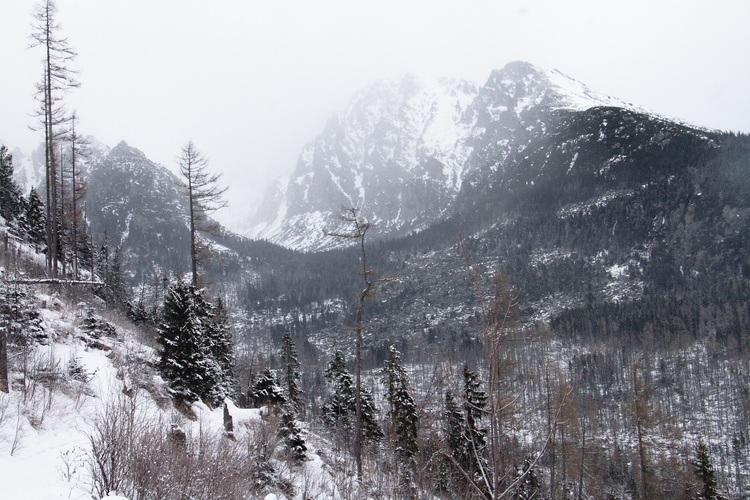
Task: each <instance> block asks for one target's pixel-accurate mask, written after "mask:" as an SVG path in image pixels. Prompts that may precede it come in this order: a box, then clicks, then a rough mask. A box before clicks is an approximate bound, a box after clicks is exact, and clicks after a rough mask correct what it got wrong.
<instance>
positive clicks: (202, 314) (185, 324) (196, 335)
mask: <svg viewBox="0 0 750 500" xmlns="http://www.w3.org/2000/svg"><path fill="white" fill-rule="evenodd" d="M208 312H209V307H208V304H207V303H206V301H205V300H204V299H203V296H202V294H201V292H200V290H198V289H196V288H195V287H194V286H192V285H190V284H187V283H184V282H182V281H179V282H178V283H176V284H175V285H174V286H173V287H172V288H170V290H169V291H168V292H167V296H166V299H165V301H164V311H163V322H162V324H161V325H160V326H159V337H158V342H159V344H160V345H161V351H160V359H159V362H158V368H159V371H160V372H161V374H162V376H163V377H164V379H165V380H166V381H167V382H168V383H169V391H170V393H171V394H172V395H173V396H174V397H175V398H176V399H177V400H180V401H185V402H194V401H197V400H198V399H202V400H204V401H206V402H208V403H211V404H218V403H219V402H220V401H221V399H223V397H224V395H223V394H222V393H221V391H220V390H217V385H218V384H219V381H220V378H221V368H220V367H219V364H218V363H217V362H216V360H215V359H214V358H213V356H212V355H211V351H210V349H209V347H208V346H207V344H206V342H205V336H204V333H205V324H206V322H207V320H208V319H209V314H208Z"/></svg>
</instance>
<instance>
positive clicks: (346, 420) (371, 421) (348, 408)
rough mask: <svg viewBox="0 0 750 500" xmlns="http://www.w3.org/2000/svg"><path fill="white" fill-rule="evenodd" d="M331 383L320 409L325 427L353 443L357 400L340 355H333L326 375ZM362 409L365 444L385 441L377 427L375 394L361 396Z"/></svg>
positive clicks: (349, 376)
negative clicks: (373, 396) (373, 395)
mask: <svg viewBox="0 0 750 500" xmlns="http://www.w3.org/2000/svg"><path fill="white" fill-rule="evenodd" d="M325 377H326V379H327V380H328V385H329V393H328V398H327V400H326V402H325V403H324V404H323V407H322V408H321V410H322V414H323V423H324V424H325V425H326V426H328V427H329V428H330V429H331V430H332V431H333V432H334V433H335V434H336V435H338V436H341V437H343V438H344V439H345V440H346V441H351V438H352V437H353V436H354V432H355V431H356V428H355V425H356V422H355V419H356V414H357V409H356V400H355V397H354V394H355V390H354V380H353V379H352V376H351V374H350V373H349V371H348V370H347V369H346V362H345V361H344V355H343V354H342V353H341V351H336V352H335V353H334V356H333V359H332V360H331V362H330V363H329V364H328V368H326V371H325ZM360 402H361V405H362V441H363V442H365V443H368V444H374V443H379V442H380V441H382V440H383V431H381V430H380V427H379V426H378V423H377V410H376V408H375V403H374V401H373V399H372V394H370V392H369V391H367V390H366V389H364V388H363V389H362V390H361V393H360Z"/></svg>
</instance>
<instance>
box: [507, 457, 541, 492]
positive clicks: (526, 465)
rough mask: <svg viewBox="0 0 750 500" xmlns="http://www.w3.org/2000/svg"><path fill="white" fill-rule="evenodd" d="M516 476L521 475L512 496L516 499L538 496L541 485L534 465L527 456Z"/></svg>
mask: <svg viewBox="0 0 750 500" xmlns="http://www.w3.org/2000/svg"><path fill="white" fill-rule="evenodd" d="M518 476H519V477H520V476H523V477H522V478H521V481H520V482H519V484H518V488H517V489H516V492H515V494H514V495H513V498H516V499H518V500H530V499H532V498H539V489H540V488H541V487H542V484H541V482H540V481H539V477H537V475H536V471H535V469H534V466H533V465H532V461H531V459H530V458H529V457H526V458H525V459H524V462H523V466H522V467H521V468H520V470H518Z"/></svg>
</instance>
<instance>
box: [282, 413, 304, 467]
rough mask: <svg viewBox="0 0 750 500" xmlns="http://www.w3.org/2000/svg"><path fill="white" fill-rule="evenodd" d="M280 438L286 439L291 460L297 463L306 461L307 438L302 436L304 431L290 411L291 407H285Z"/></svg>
mask: <svg viewBox="0 0 750 500" xmlns="http://www.w3.org/2000/svg"><path fill="white" fill-rule="evenodd" d="M279 436H281V437H282V438H284V443H285V444H286V447H287V452H288V454H289V458H291V459H292V460H293V461H294V462H297V463H299V462H302V461H304V460H305V458H306V456H307V455H306V453H307V444H305V438H304V437H303V436H302V429H300V427H299V423H298V422H297V420H296V419H295V417H294V413H292V411H290V407H289V405H286V406H285V407H284V411H283V412H282V414H281V426H280V427H279Z"/></svg>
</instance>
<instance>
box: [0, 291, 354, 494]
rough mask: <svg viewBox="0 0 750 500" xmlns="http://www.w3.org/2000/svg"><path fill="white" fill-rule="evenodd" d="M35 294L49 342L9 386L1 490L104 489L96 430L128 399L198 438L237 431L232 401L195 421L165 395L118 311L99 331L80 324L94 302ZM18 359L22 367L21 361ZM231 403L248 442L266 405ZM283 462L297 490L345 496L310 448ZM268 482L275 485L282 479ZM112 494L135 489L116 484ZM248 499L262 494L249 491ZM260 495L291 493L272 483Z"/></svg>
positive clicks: (150, 418)
mask: <svg viewBox="0 0 750 500" xmlns="http://www.w3.org/2000/svg"><path fill="white" fill-rule="evenodd" d="M32 300H35V301H36V302H37V303H38V304H40V305H42V308H41V309H40V311H39V312H40V315H41V326H42V327H43V329H44V330H45V331H46V332H47V333H48V334H49V338H50V341H49V343H48V344H47V345H35V346H33V348H32V349H31V350H30V351H29V352H28V354H27V356H26V358H27V361H26V363H25V364H26V366H27V373H26V376H24V373H23V372H21V371H18V370H15V371H13V372H11V374H10V376H11V381H12V390H11V392H10V393H9V394H4V393H0V483H1V484H2V493H0V496H1V497H2V498H7V499H35V500H47V499H91V498H100V496H99V495H98V494H97V491H96V485H95V483H96V479H95V478H94V476H93V475H92V471H93V469H94V467H93V463H94V462H93V460H92V459H93V457H92V441H91V439H92V436H96V429H97V425H101V422H102V419H103V418H105V415H109V413H107V411H108V409H110V408H112V405H113V404H115V405H116V404H118V402H121V401H127V402H128V403H127V404H130V402H133V406H132V407H133V408H135V411H137V412H138V414H139V415H141V416H142V417H143V419H144V421H146V422H151V423H161V424H162V425H172V426H174V425H175V422H177V423H178V424H179V428H180V429H181V430H183V431H184V432H185V433H186V434H187V435H188V436H189V437H190V436H196V435H198V434H199V433H200V434H201V435H202V436H211V438H213V439H221V440H229V438H228V437H227V435H226V433H225V427H224V409H223V408H216V409H210V408H208V407H207V406H205V405H203V404H200V403H199V404H194V405H193V406H192V412H193V413H194V414H195V418H194V419H192V420H191V419H189V418H187V417H185V416H184V414H181V413H179V412H178V411H177V410H176V409H175V408H174V406H173V405H172V404H171V402H169V400H168V399H166V391H165V387H164V382H163V381H162V380H161V378H160V377H159V376H158V375H156V374H154V373H153V371H152V370H151V369H150V368H149V363H148V362H149V360H153V358H154V356H155V353H154V351H153V349H151V348H150V347H148V346H146V345H144V344H143V343H142V342H140V341H139V340H138V339H139V335H140V333H139V332H138V331H137V330H135V329H133V330H130V329H128V326H127V324H125V326H122V324H118V323H117V320H116V319H114V320H113V319H112V318H109V321H111V323H112V324H116V325H117V335H116V336H101V337H98V338H95V337H92V336H91V335H90V333H89V332H87V330H86V329H85V328H82V327H81V316H80V312H81V311H82V310H83V309H85V308H84V307H81V304H78V305H73V304H72V303H66V302H65V301H64V300H61V299H60V298H58V297H56V296H49V295H44V294H43V293H38V294H37V295H36V297H35V298H34V299H32ZM12 365H13V366H14V367H18V366H20V364H19V362H18V360H14V361H13V362H12ZM71 373H73V374H71ZM146 388H147V389H148V390H146ZM227 407H228V410H229V413H230V414H231V415H232V417H233V422H234V438H235V440H236V442H237V443H244V442H249V441H248V439H252V436H249V435H248V434H251V433H253V432H256V431H257V429H259V426H260V425H261V421H262V419H263V416H262V415H263V410H261V409H240V408H237V407H236V406H235V405H234V404H233V403H232V402H231V401H227ZM310 437H311V438H313V439H314V437H313V436H310ZM227 442H228V441H227ZM221 446H223V445H221ZM238 446H239V445H238ZM242 446H244V444H242ZM160 465H161V464H157V463H155V464H153V466H154V467H160ZM275 465H276V464H275ZM284 467H286V466H285V465H284V464H283V463H282V462H281V461H279V463H278V465H276V468H277V470H278V471H279V473H280V474H285V478H286V479H288V480H289V482H290V483H291V484H292V486H293V488H294V491H295V494H294V496H293V497H291V498H303V496H302V495H303V494H309V493H310V492H311V491H312V492H314V495H315V496H314V497H315V498H321V499H322V498H337V497H339V496H340V495H338V493H337V488H338V487H337V484H336V481H334V478H333V477H332V476H331V474H330V473H329V472H328V468H327V465H326V464H325V463H324V461H323V460H322V459H321V457H320V456H318V455H317V454H315V453H313V452H309V453H308V460H307V461H306V462H304V463H303V464H302V465H301V466H298V467H297V468H296V469H294V470H292V469H291V468H289V467H287V468H286V469H284ZM269 489H270V490H271V491H272V490H273V485H271V487H270V488H269ZM102 498H103V497H102ZM106 498H108V499H119V500H123V499H127V498H128V497H125V496H122V495H119V494H117V493H116V492H111V493H109V494H108V495H107V496H106ZM246 498H255V497H254V496H250V495H249V494H248V496H247V497H246ZM261 498H265V499H267V500H274V499H279V500H280V499H284V498H289V497H286V496H284V495H282V494H281V493H274V492H271V493H265V492H264V493H263V495H261ZM305 498H307V497H305ZM130 500H133V499H130Z"/></svg>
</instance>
